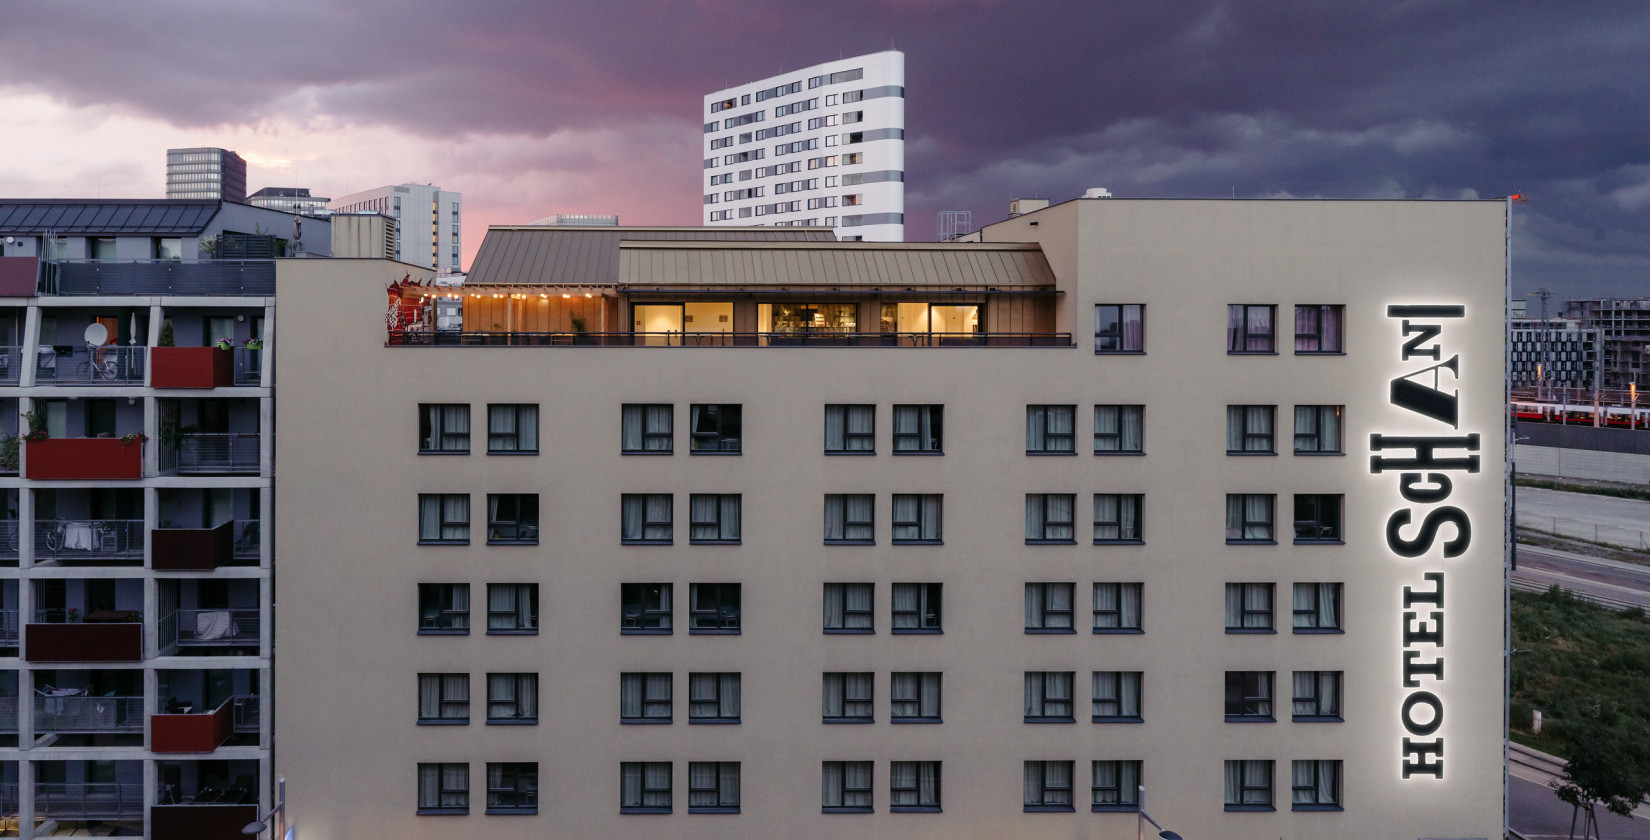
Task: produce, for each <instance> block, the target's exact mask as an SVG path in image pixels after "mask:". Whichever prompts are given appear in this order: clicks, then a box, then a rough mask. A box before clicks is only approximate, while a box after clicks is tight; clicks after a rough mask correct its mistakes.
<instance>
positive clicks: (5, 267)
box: [0, 257, 40, 297]
mask: <svg viewBox="0 0 1650 840" xmlns="http://www.w3.org/2000/svg"><path fill="white" fill-rule="evenodd" d="M39 274H40V260H39V259H37V258H35V257H0V295H4V296H6V297H34V288H35V279H36V278H37V277H38V276H39Z"/></svg>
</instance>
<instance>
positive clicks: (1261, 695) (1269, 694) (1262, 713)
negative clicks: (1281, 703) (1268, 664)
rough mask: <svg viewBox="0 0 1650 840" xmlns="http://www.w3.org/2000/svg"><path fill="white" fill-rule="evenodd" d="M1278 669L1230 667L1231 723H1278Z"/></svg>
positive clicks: (1228, 699)
mask: <svg viewBox="0 0 1650 840" xmlns="http://www.w3.org/2000/svg"><path fill="white" fill-rule="evenodd" d="M1277 702H1278V692H1277V673H1276V672H1275V671H1227V672H1226V692H1225V709H1226V722H1227V723H1277V721H1278V719H1277V717H1276V713H1277Z"/></svg>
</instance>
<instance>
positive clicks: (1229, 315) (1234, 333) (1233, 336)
mask: <svg viewBox="0 0 1650 840" xmlns="http://www.w3.org/2000/svg"><path fill="white" fill-rule="evenodd" d="M1226 348H1227V349H1228V350H1242V349H1243V306H1242V305H1241V304H1231V305H1228V306H1227V307H1226Z"/></svg>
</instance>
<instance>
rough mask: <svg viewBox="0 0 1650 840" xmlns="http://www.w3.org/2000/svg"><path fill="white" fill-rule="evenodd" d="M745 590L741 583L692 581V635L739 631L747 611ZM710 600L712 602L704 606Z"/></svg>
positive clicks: (689, 603)
mask: <svg viewBox="0 0 1650 840" xmlns="http://www.w3.org/2000/svg"><path fill="white" fill-rule="evenodd" d="M741 590H742V587H741V586H740V584H737V583H689V584H688V635H691V636H737V635H739V630H740V628H741V627H742V626H743V622H742V621H741V619H742V617H743V615H744V601H743V594H742V591H741ZM707 600H708V601H709V602H710V603H711V606H709V607H706V606H702V604H703V603H705V602H706V601H707ZM701 622H704V623H703V624H701Z"/></svg>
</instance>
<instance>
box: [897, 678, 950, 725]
mask: <svg viewBox="0 0 1650 840" xmlns="http://www.w3.org/2000/svg"><path fill="white" fill-rule="evenodd" d="M899 674H910V675H912V676H914V677H916V679H915V680H913V681H912V685H913V686H914V688H915V689H916V691H915V694H913V695H912V696H910V697H901V696H900V695H899V694H898V693H897V692H896V686H897V685H898V684H897V683H896V682H895V681H894V677H895V676H896V675H899ZM929 675H932V676H933V677H934V679H933V684H932V686H930V685H929V680H928V677H929ZM930 691H932V693H933V695H934V696H933V700H934V710H935V714H932V715H926V714H923V713H922V709H923V706H924V705H926V703H925V701H926V700H928V694H929V693H930ZM944 697H945V674H944V672H942V671H891V672H889V674H888V722H889V723H943V722H944V715H945V711H944V708H943V706H942V703H943V702H944ZM901 704H915V706H916V709H917V712H916V714H900V713H899V711H898V709H899V708H900V705H901Z"/></svg>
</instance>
